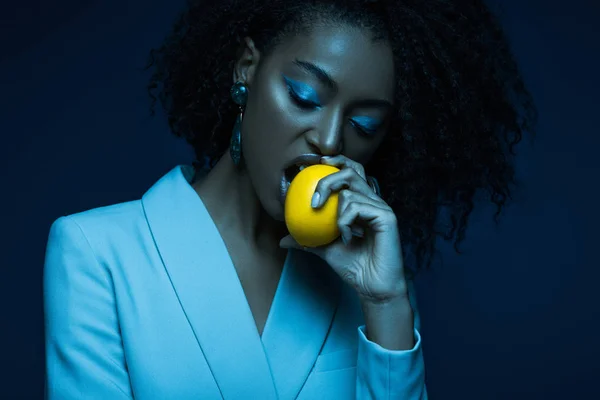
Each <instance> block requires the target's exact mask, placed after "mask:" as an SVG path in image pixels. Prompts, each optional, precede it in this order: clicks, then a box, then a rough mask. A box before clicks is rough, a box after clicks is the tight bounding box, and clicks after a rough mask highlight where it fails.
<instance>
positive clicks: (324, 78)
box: [294, 59, 337, 90]
mask: <svg viewBox="0 0 600 400" xmlns="http://www.w3.org/2000/svg"><path fill="white" fill-rule="evenodd" d="M294 65H296V66H298V67H300V68H302V69H303V70H305V71H306V72H308V73H310V74H312V75H314V76H315V77H316V78H317V79H318V80H320V81H321V83H323V84H324V85H325V86H327V87H329V88H330V89H332V90H336V89H337V83H335V81H334V80H333V78H332V77H331V75H329V74H328V73H327V72H326V71H325V70H324V69H323V68H321V67H319V66H317V65H315V64H313V63H311V62H308V61H302V60H298V59H295V60H294Z"/></svg>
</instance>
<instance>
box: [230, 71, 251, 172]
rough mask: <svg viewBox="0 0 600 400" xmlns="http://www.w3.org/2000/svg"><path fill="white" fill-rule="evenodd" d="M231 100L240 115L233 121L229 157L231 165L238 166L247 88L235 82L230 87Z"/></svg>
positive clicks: (240, 154) (240, 159) (240, 156)
mask: <svg viewBox="0 0 600 400" xmlns="http://www.w3.org/2000/svg"><path fill="white" fill-rule="evenodd" d="M231 98H232V99H233V102H234V103H235V104H237V105H238V106H239V108H240V113H239V114H238V116H237V117H236V119H235V124H234V125H233V131H232V133H231V142H230V143H229V155H230V156H231V159H232V160H233V163H234V164H235V165H236V166H238V165H240V163H241V161H242V119H243V118H244V106H245V105H246V101H248V87H247V86H246V85H244V83H243V82H240V81H238V82H236V83H235V84H234V85H233V86H232V87H231Z"/></svg>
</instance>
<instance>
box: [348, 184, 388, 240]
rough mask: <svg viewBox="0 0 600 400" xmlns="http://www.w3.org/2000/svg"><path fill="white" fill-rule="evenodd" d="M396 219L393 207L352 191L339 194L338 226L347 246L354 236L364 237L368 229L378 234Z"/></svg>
mask: <svg viewBox="0 0 600 400" xmlns="http://www.w3.org/2000/svg"><path fill="white" fill-rule="evenodd" d="M395 218H396V216H395V214H394V212H393V210H392V209H391V207H389V206H388V205H387V204H385V203H383V202H379V201H375V200H373V199H371V198H370V197H367V196H365V195H363V194H361V193H357V192H353V191H350V190H342V191H341V192H340V193H339V202H338V221H337V225H338V228H339V230H340V235H341V238H342V241H343V242H344V243H345V244H347V243H348V242H349V241H350V240H351V239H352V237H353V236H356V237H361V238H362V237H364V236H365V232H366V230H367V229H368V230H374V231H375V232H376V231H377V230H378V228H379V229H381V228H382V227H383V226H384V225H388V224H391V223H395ZM373 228H375V229H373Z"/></svg>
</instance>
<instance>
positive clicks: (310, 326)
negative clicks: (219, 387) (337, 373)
mask: <svg viewBox="0 0 600 400" xmlns="http://www.w3.org/2000/svg"><path fill="white" fill-rule="evenodd" d="M340 285H341V284H340V280H339V279H338V277H337V275H335V272H333V270H331V268H330V267H329V266H328V265H327V264H326V263H325V262H324V261H323V260H321V259H320V258H318V257H317V256H314V255H312V254H309V253H305V252H302V251H297V250H290V252H289V253H288V257H287V260H286V265H285V268H284V270H283V273H282V276H281V279H280V282H279V286H278V288H277V292H276V294H275V298H274V299H273V304H272V306H271V311H270V313H269V317H268V319H267V322H266V325H265V329H264V331H263V335H262V342H263V346H264V348H265V352H266V354H267V358H268V360H269V364H270V366H271V371H272V374H273V380H274V382H275V386H276V388H277V393H278V394H279V398H281V399H295V398H296V397H297V396H298V394H299V392H300V390H301V389H302V386H303V385H304V382H306V380H307V379H308V376H309V374H310V372H311V371H312V368H313V366H314V364H315V361H316V359H317V356H318V355H319V353H320V351H321V348H322V347H323V344H324V342H325V339H326V338H327V334H328V332H329V329H330V327H331V323H332V321H333V317H334V314H335V311H336V308H337V305H338V301H339V294H340Z"/></svg>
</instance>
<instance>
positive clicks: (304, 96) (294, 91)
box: [283, 76, 321, 108]
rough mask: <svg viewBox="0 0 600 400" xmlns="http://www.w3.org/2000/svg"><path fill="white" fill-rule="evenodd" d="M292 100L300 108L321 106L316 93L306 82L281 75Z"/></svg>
mask: <svg viewBox="0 0 600 400" xmlns="http://www.w3.org/2000/svg"><path fill="white" fill-rule="evenodd" d="M283 79H284V81H285V85H286V86H287V89H288V93H289V94H290V97H291V98H292V100H293V101H294V102H295V103H296V104H297V105H298V106H299V107H301V108H318V107H321V103H320V101H319V97H318V96H317V93H316V92H315V91H314V90H313V89H312V88H311V87H310V86H308V85H307V84H305V83H302V82H298V81H295V80H293V79H290V78H287V77H285V76H284V77H283Z"/></svg>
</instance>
